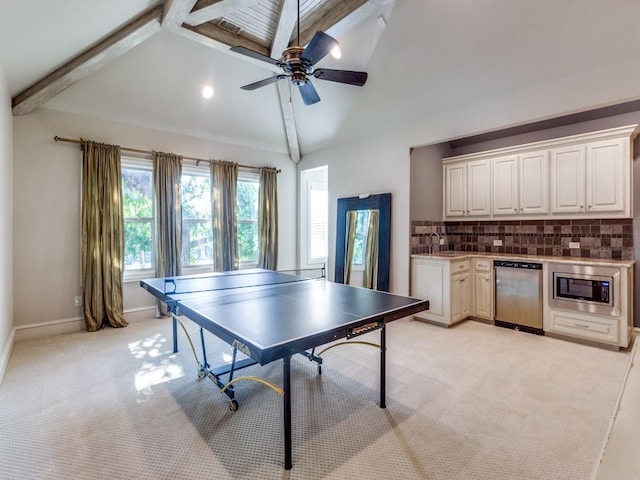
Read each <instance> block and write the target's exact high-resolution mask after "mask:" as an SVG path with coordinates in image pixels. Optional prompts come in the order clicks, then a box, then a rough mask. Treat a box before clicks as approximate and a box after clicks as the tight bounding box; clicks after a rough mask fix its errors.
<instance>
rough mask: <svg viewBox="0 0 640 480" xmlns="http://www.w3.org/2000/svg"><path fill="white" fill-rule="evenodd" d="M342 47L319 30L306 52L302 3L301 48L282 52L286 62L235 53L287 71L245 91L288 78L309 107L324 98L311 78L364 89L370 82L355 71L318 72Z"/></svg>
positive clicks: (237, 50) (238, 50) (243, 50)
mask: <svg viewBox="0 0 640 480" xmlns="http://www.w3.org/2000/svg"><path fill="white" fill-rule="evenodd" d="M337 46H338V41H337V40H336V39H334V38H333V37H331V36H330V35H327V34H326V33H324V32H322V31H320V30H318V31H317V32H316V34H315V35H314V36H313V38H312V39H311V41H310V42H309V44H308V45H307V47H306V48H304V47H301V46H300V0H298V41H297V45H295V46H292V47H289V48H287V49H285V51H284V52H282V60H276V59H274V58H271V57H267V56H266V55H263V54H261V53H258V52H256V51H253V50H250V49H248V48H246V47H232V48H231V51H232V52H235V53H240V54H242V55H246V56H248V57H252V58H255V59H257V60H262V61H263V62H267V63H270V64H272V65H276V66H278V67H280V68H282V69H283V70H284V73H281V74H279V75H275V76H273V77H269V78H265V79H264V80H260V81H259V82H255V83H250V84H249V85H245V86H243V87H240V88H242V89H243V90H255V89H256V88H260V87H264V86H265V85H270V84H272V83H275V82H277V81H278V80H282V79H284V78H288V79H290V80H291V83H293V84H294V85H297V86H298V89H299V90H300V95H301V96H302V101H303V102H304V104H305V105H313V104H314V103H317V102H319V101H320V96H319V95H318V92H317V91H316V89H315V87H314V86H313V84H312V83H311V77H313V78H318V79H320V80H328V81H330V82H338V83H346V84H348V85H355V86H358V87H361V86H363V85H364V84H365V82H366V81H367V73H366V72H354V71H351V70H332V69H329V68H315V67H314V66H315V64H316V63H318V62H319V61H320V60H322V59H323V58H324V57H325V56H326V55H327V54H328V53H329V52H330V51H331V50H332V49H334V48H335V47H337Z"/></svg>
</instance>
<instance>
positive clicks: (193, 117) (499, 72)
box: [0, 0, 640, 154]
mask: <svg viewBox="0 0 640 480" xmlns="http://www.w3.org/2000/svg"><path fill="white" fill-rule="evenodd" d="M158 3H160V2H156V1H152V0H94V1H91V2H87V1H86V0H28V1H19V2H18V1H11V0H0V64H1V65H2V68H3V70H4V72H5V74H6V77H7V82H8V85H9V88H10V90H11V94H12V95H16V94H17V93H19V92H20V91H21V90H23V89H25V88H26V87H28V86H30V85H31V84H33V83H34V82H35V81H37V80H38V79H40V78H41V77H43V76H45V75H46V74H48V73H50V72H51V71H52V70H54V69H55V68H57V67H59V66H60V65H62V64H64V63H65V62H67V61H68V60H69V59H70V58H72V57H73V56H74V55H76V54H77V53H79V52H80V51H81V50H83V49H84V48H87V47H88V46H90V45H91V44H93V43H95V42H96V41H98V40H100V39H101V38H102V37H103V36H105V35H106V34H108V33H110V32H112V31H114V30H115V29H117V28H118V27H120V26H122V25H123V24H125V23H127V22H128V21H129V20H130V19H131V18H132V17H134V16H135V15H137V14H139V13H141V12H143V11H144V10H146V9H148V8H149V7H151V6H153V5H156V4H158ZM385 19H386V22H387V26H386V28H384V29H381V28H380V26H379V25H378V23H377V22H376V19H375V18H371V19H369V20H366V21H364V22H363V23H360V24H359V25H357V26H355V27H354V28H352V29H351V30H349V31H346V32H335V31H334V32H332V31H329V33H330V34H332V35H334V36H336V38H337V39H338V40H339V41H340V43H341V47H342V51H343V57H342V59H340V60H335V59H332V58H326V59H324V60H323V61H322V62H321V63H320V65H319V66H321V67H328V68H342V69H353V70H366V71H368V73H369V80H368V82H367V84H366V85H365V86H364V87H362V88H358V87H352V86H348V85H342V84H336V83H332V82H325V81H321V80H314V85H315V86H316V88H317V90H318V93H319V94H320V97H321V98H322V101H321V102H320V103H318V104H315V105H312V106H304V105H303V104H302V102H301V101H300V99H299V95H298V93H297V92H296V91H294V92H293V105H294V113H295V116H296V124H297V128H298V135H299V139H300V145H301V150H302V153H303V154H304V153H308V152H311V151H313V150H316V149H318V148H322V147H325V146H327V145H330V144H332V143H335V142H342V141H346V140H350V139H355V138H360V137H363V136H366V135H372V134H376V133H378V132H381V131H385V130H389V129H400V128H408V127H409V126H411V125H415V124H416V123H419V122H422V121H424V120H425V119H431V121H434V119H436V120H437V119H438V118H439V117H440V116H442V115H443V113H444V112H451V111H456V110H457V111H461V112H464V109H465V108H466V106H468V105H477V104H479V103H482V102H488V101H494V100H495V99H500V98H505V99H506V98H509V97H510V96H513V95H514V94H517V93H519V92H526V91H529V90H532V89H538V90H539V89H543V91H544V92H546V91H547V90H548V98H554V97H556V96H557V95H559V91H554V90H553V89H554V85H557V84H558V83H559V82H560V81H561V80H563V79H564V80H566V79H571V81H573V82H576V88H587V83H588V82H585V84H584V85H582V84H581V76H584V78H586V77H587V76H588V75H589V74H590V72H592V71H594V70H597V69H602V68H606V67H607V66H609V65H611V66H612V69H613V66H615V68H616V70H615V71H614V70H612V71H611V75H626V74H627V72H626V71H624V70H622V71H621V70H620V66H621V65H629V66H633V65H640V49H639V48H638V45H640V28H638V25H639V24H640V2H639V1H638V0H539V1H529V0H482V1H478V0H397V1H396V4H395V7H394V8H393V9H389V10H388V11H387V13H386V14H385ZM271 75H272V72H271V71H270V70H268V69H266V68H261V67H260V66H258V65H256V64H255V63H251V62H246V61H244V60H243V59H242V58H240V57H238V56H234V55H231V54H227V53H225V52H223V51H219V50H215V49H212V48H209V47H207V46H205V45H202V44H198V43H196V42H193V41H191V40H189V39H187V38H184V37H182V36H180V35H178V34H176V33H174V32H173V31H170V30H166V29H165V30H163V31H161V32H160V33H158V34H156V35H154V36H153V37H151V38H150V39H148V40H146V41H145V42H144V43H142V44H141V45H139V46H137V47H135V48H134V49H132V50H130V51H129V52H127V53H125V54H124V55H122V56H120V57H119V58H117V59H115V60H113V61H112V62H111V63H109V64H107V65H106V66H104V67H102V68H101V69H100V70H98V71H97V72H95V73H93V74H91V75H90V76H88V77H87V78H85V79H83V80H81V81H79V82H77V83H76V84H74V85H72V86H71V87H69V88H68V89H66V90H65V91H63V92H62V93H60V94H59V95H57V96H56V97H55V98H53V99H52V100H50V101H48V102H47V103H45V104H44V105H43V106H44V107H46V108H51V109H57V110H62V111H68V112H74V113H79V114H83V115H89V116H95V117H99V118H105V119H109V120H115V121H120V122H124V123H130V124H135V125H141V126H148V127H152V128H157V129H161V130H168V131H173V132H178V133H184V134H189V135H195V136H201V137H205V138H212V139H215V140H220V141H225V142H230V143H237V144H244V145H250V146H257V147H261V148H265V149H269V150H275V151H280V152H287V141H286V136H285V131H284V126H283V121H282V115H281V112H280V103H279V101H278V94H277V89H276V87H275V85H270V86H268V87H264V88H261V89H258V90H255V91H243V90H240V88H239V87H240V86H241V85H245V84H247V83H251V82H254V81H257V80H260V79H262V78H266V77H269V76H271ZM631 80H632V79H626V81H627V82H630V81H631ZM633 81H635V82H636V83H637V90H635V91H632V92H631V94H630V93H629V91H628V90H625V91H622V90H619V91H618V90H616V89H614V88H610V89H609V90H608V91H606V92H604V93H603V92H602V88H601V87H600V88H599V85H598V84H597V83H596V84H594V85H588V88H590V89H592V93H593V95H592V97H587V98H593V104H589V102H588V101H587V102H586V103H585V102H583V105H582V106H581V108H582V109H584V110H587V109H589V108H592V107H598V106H603V104H605V103H606V104H613V103H617V102H620V101H627V100H632V99H637V98H640V80H633ZM206 83H211V84H213V86H214V88H215V91H216V93H215V95H214V97H213V98H212V99H211V100H208V101H207V100H204V99H203V98H202V97H201V95H200V90H201V88H202V86H203V85H204V84H206ZM614 83H615V82H611V84H614ZM609 87H610V84H607V88H609ZM538 93H539V92H538ZM558 108H559V107H557V106H556V105H554V102H551V101H550V102H549V105H548V106H544V108H542V109H538V111H536V112H535V113H531V114H528V112H526V111H524V112H518V118H521V119H524V120H528V121H534V120H538V119H540V118H542V117H544V116H545V115H556V114H559V113H561V112H559V111H558ZM504 123H505V124H504V126H508V124H509V120H508V119H505V120H504ZM467 133H468V134H473V133H477V131H474V126H473V125H470V126H469V131H468V132H467ZM114 140H115V139H114Z"/></svg>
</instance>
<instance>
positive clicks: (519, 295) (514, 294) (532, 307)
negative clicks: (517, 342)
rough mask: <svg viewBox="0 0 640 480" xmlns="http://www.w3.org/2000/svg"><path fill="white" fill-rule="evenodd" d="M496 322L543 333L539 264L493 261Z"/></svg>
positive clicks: (500, 325)
mask: <svg viewBox="0 0 640 480" xmlns="http://www.w3.org/2000/svg"><path fill="white" fill-rule="evenodd" d="M493 268H494V270H495V279H496V288H495V295H496V302H495V315H494V318H495V324H496V325H497V326H499V327H507V328H513V329H516V330H522V331H525V332H530V333H536V334H538V335H544V331H543V329H542V264H541V263H532V262H513V261H502V260H495V261H494V262H493Z"/></svg>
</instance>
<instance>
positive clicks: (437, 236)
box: [429, 232, 440, 254]
mask: <svg viewBox="0 0 640 480" xmlns="http://www.w3.org/2000/svg"><path fill="white" fill-rule="evenodd" d="M434 235H435V236H436V239H437V241H438V243H436V246H438V247H439V245H440V235H438V232H431V233H430V234H429V253H430V254H432V253H433V236H434Z"/></svg>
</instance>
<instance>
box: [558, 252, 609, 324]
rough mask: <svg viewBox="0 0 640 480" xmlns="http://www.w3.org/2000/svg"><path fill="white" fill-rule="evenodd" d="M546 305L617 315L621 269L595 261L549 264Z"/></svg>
mask: <svg viewBox="0 0 640 480" xmlns="http://www.w3.org/2000/svg"><path fill="white" fill-rule="evenodd" d="M549 283H550V285H549V287H550V288H549V305H550V306H551V307H554V308H562V309H566V310H579V311H582V312H586V313H594V314H599V315H613V316H619V315H620V301H619V291H618V290H619V285H620V269H619V268H613V267H600V266H594V265H571V264H566V265H565V264H562V263H555V264H553V263H552V264H550V265H549Z"/></svg>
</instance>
